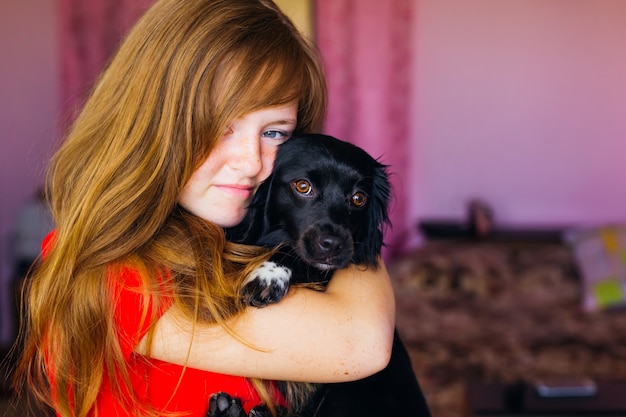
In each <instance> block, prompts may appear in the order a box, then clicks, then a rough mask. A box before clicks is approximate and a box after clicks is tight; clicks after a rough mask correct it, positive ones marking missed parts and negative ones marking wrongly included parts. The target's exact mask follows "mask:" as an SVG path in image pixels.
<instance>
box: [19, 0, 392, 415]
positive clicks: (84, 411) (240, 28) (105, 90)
mask: <svg viewBox="0 0 626 417" xmlns="http://www.w3.org/2000/svg"><path fill="white" fill-rule="evenodd" d="M325 104H326V92H325V83H324V78H323V75H322V71H321V69H320V65H319V62H318V59H317V56H316V54H315V52H314V50H313V49H312V47H311V46H310V45H308V44H307V42H305V40H304V39H303V38H302V37H301V36H300V35H299V34H298V32H297V30H296V29H295V28H294V27H293V25H292V24H291V22H290V21H289V20H288V19H287V18H286V17H285V16H284V15H283V14H282V13H281V12H280V11H279V10H278V8H277V7H276V6H275V5H274V4H273V3H272V2H271V1H270V0H159V1H157V2H156V3H155V4H154V6H153V7H152V8H150V9H149V10H148V11H147V13H146V14H145V15H144V16H143V17H142V18H141V19H140V21H139V22H138V23H137V24H136V26H135V27H134V28H133V30H132V31H131V32H130V34H129V35H128V37H127V39H126V40H125V41H124V43H123V44H122V45H121V47H120V49H119V51H118V53H117V54H116V56H115V57H114V59H113V60H112V61H111V63H110V65H109V66H108V68H107V69H106V70H105V71H104V72H103V74H102V76H101V78H100V79H99V81H98V83H97V84H96V86H95V88H94V90H93V93H92V95H91V97H90V98H89V100H88V101H87V103H86V105H85V107H84V109H83V110H82V112H81V114H80V115H79V117H78V118H77V120H76V122H75V123H74V125H73V127H72V128H71V130H70V132H69V134H68V135H67V137H66V140H65V141H64V143H63V145H62V146H61V148H60V149H59V150H58V152H57V153H56V155H55V156H54V158H53V160H52V162H51V165H50V171H49V183H48V194H49V198H50V202H51V208H52V211H53V215H54V219H55V223H56V230H55V232H54V233H53V234H52V235H51V236H49V237H48V238H47V239H46V241H45V242H44V245H43V247H44V253H43V263H42V266H41V267H40V268H39V270H38V271H37V272H36V273H35V274H34V275H33V276H32V278H31V282H32V284H31V287H30V290H29V294H28V299H27V309H28V322H27V328H26V330H25V335H26V338H27V339H26V344H25V349H24V355H23V359H22V361H21V364H20V367H19V369H18V378H20V380H21V381H22V382H23V383H25V384H26V385H28V386H29V387H32V390H33V391H34V393H35V394H36V396H37V397H38V398H39V399H40V400H41V401H43V402H44V403H45V404H47V405H49V406H51V407H52V408H53V409H54V410H55V411H56V413H57V415H60V416H63V417H70V416H71V417H84V416H138V415H185V416H202V415H204V414H205V413H206V410H207V408H208V399H209V397H210V395H211V394H213V393H215V392H217V391H227V392H228V393H230V394H231V395H234V396H238V397H241V398H242V400H243V401H244V408H245V409H246V410H249V409H250V408H251V407H253V406H254V405H256V404H258V403H260V402H261V401H264V402H267V403H269V404H270V405H272V404H282V405H285V403H289V402H290V401H292V400H293V399H292V398H287V399H285V398H283V397H282V396H281V394H280V393H278V392H277V390H276V389H275V388H274V385H273V384H271V383H261V382H259V381H261V380H263V381H271V380H290V381H307V382H337V381H346V380H354V379H358V378H362V377H365V376H367V375H370V374H373V373H374V372H377V371H378V370H380V369H382V368H383V367H384V366H385V365H386V363H387V361H388V360H389V355H390V349H391V342H392V335H393V327H394V300H393V292H392V290H391V285H390V282H389V278H388V276H387V273H386V271H385V268H384V265H382V263H381V265H380V268H377V269H376V271H372V270H365V269H363V268H360V269H359V268H357V267H351V268H348V269H346V270H343V271H339V272H338V273H337V274H336V275H335V277H334V278H333V280H332V282H331V284H330V285H329V287H328V289H327V291H325V292H323V293H322V292H316V291H313V290H309V289H304V288H300V289H292V290H290V294H289V295H288V296H287V297H286V298H285V299H284V300H283V301H281V302H280V303H278V304H276V305H273V306H270V307H267V308H264V309H254V308H246V307H245V306H242V305H241V303H240V301H239V297H238V292H239V288H240V286H241V283H242V281H243V280H244V279H245V276H246V274H247V273H249V272H250V271H251V270H252V269H254V268H255V267H256V266H258V265H259V264H260V263H261V262H262V261H263V260H265V259H266V258H267V253H266V251H265V250H262V249H261V248H254V247H246V246H241V245H235V244H231V243H229V242H226V241H225V239H224V233H223V231H222V228H223V227H228V226H233V225H235V224H237V223H238V222H239V221H241V220H242V218H243V216H244V214H245V210H246V207H247V204H248V203H249V202H250V200H251V197H252V195H253V193H254V192H255V190H256V188H257V187H258V185H259V184H260V183H261V182H262V181H263V180H264V179H265V178H267V177H268V175H269V173H270V171H271V169H272V165H273V161H274V157H275V153H276V150H277V147H278V145H279V144H280V143H282V142H284V141H285V140H288V138H289V137H290V136H291V135H292V134H294V133H299V132H305V131H314V130H315V129H316V128H319V127H320V125H321V122H322V118H323V114H324V111H325ZM255 380H256V381H257V382H256V383H253V382H254V381H255ZM251 381H252V382H251Z"/></svg>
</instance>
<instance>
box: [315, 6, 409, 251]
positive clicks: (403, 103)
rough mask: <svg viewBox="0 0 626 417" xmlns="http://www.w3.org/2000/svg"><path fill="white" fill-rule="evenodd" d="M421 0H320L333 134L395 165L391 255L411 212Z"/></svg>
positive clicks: (328, 128) (406, 231)
mask: <svg viewBox="0 0 626 417" xmlns="http://www.w3.org/2000/svg"><path fill="white" fill-rule="evenodd" d="M414 3H415V1H414V0H384V1H382V0H316V3H315V8H316V11H315V25H316V38H317V42H318V45H319V48H320V50H321V53H322V57H323V59H324V64H325V67H326V74H327V81H328V87H329V112H328V117H327V122H326V127H325V130H326V132H327V133H328V134H330V135H333V136H337V137H339V138H341V139H344V140H347V141H349V142H352V143H354V144H356V145H359V146H361V147H362V148H364V149H365V150H367V151H368V152H369V153H370V154H372V155H373V156H374V157H380V158H381V161H382V162H383V163H385V164H387V165H390V166H391V167H390V171H391V172H392V173H393V175H392V177H391V179H392V185H393V187H394V196H395V197H394V201H393V204H392V211H391V220H392V224H393V227H392V229H390V230H389V231H388V232H387V235H386V239H385V240H386V242H387V244H388V245H389V246H390V247H389V248H388V250H387V252H386V256H387V257H391V256H393V255H394V253H396V252H398V251H401V250H402V249H403V246H404V244H405V243H406V239H407V237H408V236H409V235H410V233H411V228H413V227H414V225H411V224H409V221H408V219H407V199H406V198H404V194H405V193H408V192H411V190H410V186H411V181H410V179H409V178H407V171H408V153H409V140H410V137H409V136H410V99H411V95H410V91H411V50H412V36H411V26H412V16H413V5H414Z"/></svg>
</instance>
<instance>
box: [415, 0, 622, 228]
mask: <svg viewBox="0 0 626 417" xmlns="http://www.w3.org/2000/svg"><path fill="white" fill-rule="evenodd" d="M418 3H419V6H418V11H417V16H416V20H417V26H416V32H415V34H414V36H415V44H416V50H417V54H416V55H415V57H414V58H415V77H416V83H415V84H414V88H415V90H414V92H413V94H414V98H415V107H414V108H413V132H414V134H413V137H414V138H415V140H414V141H413V142H412V148H411V153H412V157H413V160H412V163H411V169H412V173H411V175H410V178H411V181H410V182H409V181H407V186H409V185H410V194H411V203H410V204H409V206H410V208H411V213H410V215H411V216H412V218H413V219H417V218H420V217H430V216H450V217H460V216H463V214H464V204H465V202H466V200H467V199H469V198H471V197H473V196H479V197H482V198H484V199H486V200H487V201H489V202H490V203H491V204H492V205H493V207H494V209H495V212H496V217H497V218H498V219H499V220H501V221H502V222H506V223H571V222H574V223H580V222H582V223H599V222H609V221H622V222H624V221H626V195H624V191H623V190H624V185H625V184H626V2H625V1H623V0H594V1H588V0H542V1H527V0H507V1H502V0H475V1H471V2H468V1H465V0H419V1H418ZM406 192H409V189H408V187H407V190H406Z"/></svg>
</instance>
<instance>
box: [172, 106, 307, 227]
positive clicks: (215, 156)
mask: <svg viewBox="0 0 626 417" xmlns="http://www.w3.org/2000/svg"><path fill="white" fill-rule="evenodd" d="M297 111H298V106H297V103H291V104H287V105H283V106H277V107H268V108H265V109H261V110H258V111H254V112H252V113H248V114H246V115H244V116H242V117H240V118H238V119H237V120H234V121H233V122H232V123H231V124H230V126H229V127H228V129H227V130H226V131H225V132H224V134H223V135H222V137H221V138H220V139H219V140H218V143H217V144H216V146H215V148H214V149H213V151H212V152H211V154H210V155H209V157H208V158H207V159H206V160H205V161H204V162H203V163H202V165H201V166H200V167H199V168H198V169H197V170H196V171H195V172H194V173H193V174H192V175H191V178H190V179H189V181H188V182H187V184H185V186H184V187H183V191H182V192H181V194H180V196H179V198H178V201H179V203H180V204H181V205H182V206H183V207H184V208H186V209H187V210H189V211H190V212H192V213H193V214H195V215H196V216H199V217H201V218H203V219H205V220H207V221H210V222H213V223H215V224H217V225H219V226H222V227H231V226H235V225H236V224H238V223H239V222H240V221H241V220H243V217H244V216H245V214H246V210H247V207H248V204H249V203H250V200H251V199H252V196H253V194H254V192H255V191H256V190H257V188H258V187H259V184H261V182H263V181H264V180H265V179H266V178H267V177H268V176H269V175H270V172H271V171H272V167H273V166H274V159H275V158H276V151H277V150H278V145H280V144H281V143H283V142H285V141H286V140H287V139H289V137H290V136H291V135H292V133H293V131H294V129H295V127H296V122H297Z"/></svg>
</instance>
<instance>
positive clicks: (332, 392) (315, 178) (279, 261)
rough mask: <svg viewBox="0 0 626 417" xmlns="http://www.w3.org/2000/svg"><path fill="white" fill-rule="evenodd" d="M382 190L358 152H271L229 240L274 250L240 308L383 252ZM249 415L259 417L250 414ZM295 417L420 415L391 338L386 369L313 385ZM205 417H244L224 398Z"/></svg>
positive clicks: (406, 364)
mask: <svg viewBox="0 0 626 417" xmlns="http://www.w3.org/2000/svg"><path fill="white" fill-rule="evenodd" d="M390 194H391V187H390V183H389V179H388V175H387V172H386V166H385V165H383V164H381V163H379V162H378V161H376V160H375V159H374V158H372V157H371V156H370V155H369V154H367V153H366V152H365V151H364V150H362V149H361V148H359V147H356V146H354V145H352V144H350V143H347V142H343V141H340V140H338V139H335V138H332V137H329V136H324V135H313V134H312V135H305V136H300V137H294V138H291V139H290V140H288V141H287V142H285V143H284V144H282V145H281V147H280V149H279V151H278V154H277V157H276V161H275V164H274V170H273V172H272V175H271V176H270V177H269V178H268V179H267V180H266V181H265V182H264V183H263V184H262V185H261V186H260V187H259V190H258V191H257V193H256V194H255V197H254V199H253V201H252V203H251V205H250V208H249V210H248V213H247V216H246V218H245V219H244V220H243V222H242V223H241V224H240V225H238V226H236V227H234V228H231V229H227V230H226V232H227V236H228V238H229V239H230V240H231V241H234V242H239V243H245V244H253V245H259V246H265V247H270V248H273V247H276V246H278V245H282V246H281V248H280V250H279V251H277V252H276V253H275V254H274V255H273V256H272V258H271V259H270V260H269V261H268V262H266V263H265V264H264V265H263V267H261V268H259V269H258V270H257V271H255V274H254V275H253V276H252V277H251V278H250V279H249V280H248V281H247V283H246V284H245V285H244V287H243V290H242V292H243V297H244V299H245V300H246V302H247V303H248V304H250V305H253V306H257V307H263V306H265V305H267V304H270V303H275V302H278V301H280V299H281V298H282V297H283V296H284V295H285V294H286V292H287V290H288V288H289V285H290V284H291V283H294V282H297V283H303V282H314V283H320V282H321V283H323V282H327V281H328V279H330V277H331V276H332V273H333V271H334V270H336V269H339V268H343V267H345V266H346V265H348V264H349V263H350V262H353V263H355V264H363V265H368V266H372V267H374V266H375V265H376V264H377V260H378V257H379V255H380V252H381V249H382V246H383V227H384V226H385V225H386V224H388V223H389V218H388V215H387V209H388V205H389V200H390ZM250 415H255V416H261V417H263V416H265V415H269V414H268V412H267V410H265V409H262V408H258V409H255V410H253V411H252V412H251V413H250ZM298 415H303V416H320V417H322V416H323V417H331V416H336V417H350V416H355V417H356V416H358V417H367V416H372V417H373V416H376V417H379V416H430V413H429V411H428V407H427V405H426V402H425V400H424V397H423V395H422V392H421V389H420V387H419V384H418V382H417V379H416V377H415V375H414V373H413V370H412V367H411V362H410V359H409V356H408V354H407V352H406V349H405V348H404V346H403V344H402V342H401V341H400V339H399V337H398V334H397V332H396V335H395V338H394V345H393V351H392V356H391V361H390V363H389V365H388V366H387V368H385V369H384V370H383V371H381V372H379V373H378V374H375V375H373V376H371V377H368V378H365V379H362V380H359V381H354V382H347V383H338V384H324V385H320V386H319V387H318V388H317V390H316V391H315V393H314V394H313V395H312V397H311V399H310V400H309V402H308V405H307V406H306V407H304V409H303V410H300V412H299V413H298ZM208 416H209V417H219V416H233V417H240V416H245V413H244V412H243V410H242V408H241V404H240V402H238V401H237V399H232V398H230V396H229V395H228V394H227V393H219V394H216V395H214V396H213V397H212V399H211V402H210V410H209V413H208Z"/></svg>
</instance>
